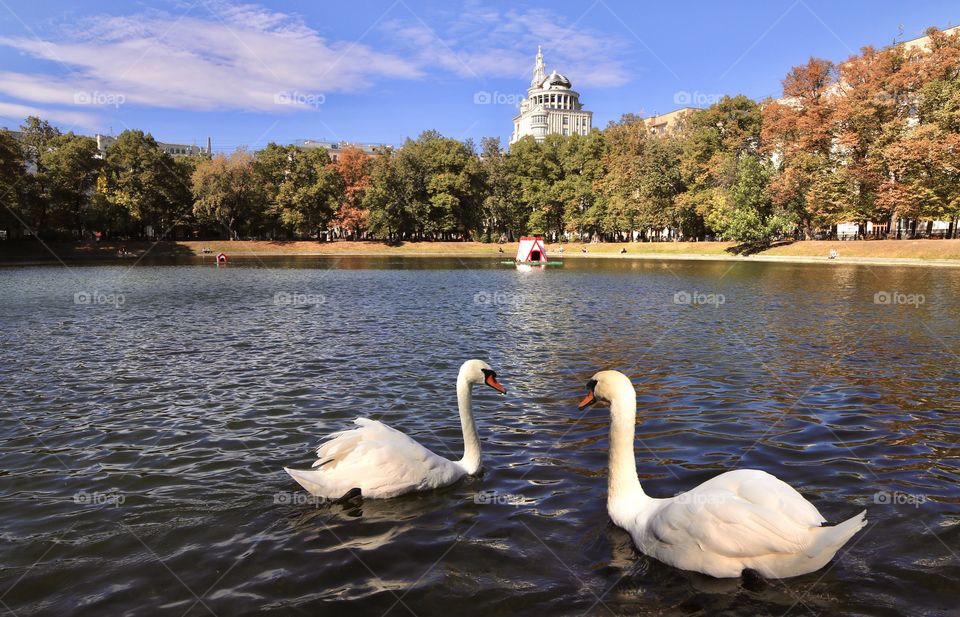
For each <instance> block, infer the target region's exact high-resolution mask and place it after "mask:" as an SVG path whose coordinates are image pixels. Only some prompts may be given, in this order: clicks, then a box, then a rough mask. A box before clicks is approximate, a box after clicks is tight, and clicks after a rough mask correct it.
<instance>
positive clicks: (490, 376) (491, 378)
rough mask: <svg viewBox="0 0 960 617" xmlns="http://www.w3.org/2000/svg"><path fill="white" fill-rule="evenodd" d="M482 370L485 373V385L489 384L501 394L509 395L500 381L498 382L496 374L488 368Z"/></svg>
mask: <svg viewBox="0 0 960 617" xmlns="http://www.w3.org/2000/svg"><path fill="white" fill-rule="evenodd" d="M480 370H481V371H483V374H484V376H485V377H486V379H484V380H483V383H485V384H487V385H488V386H490V387H491V388H493V389H494V390H496V391H497V392H499V393H500V394H506V393H507V389H506V388H504V387H503V386H502V385H501V384H500V382H499V381H497V374H496V373H495V372H493V371H491V370H490V369H486V368H484V369H480Z"/></svg>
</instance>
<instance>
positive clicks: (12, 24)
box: [0, 0, 960, 151]
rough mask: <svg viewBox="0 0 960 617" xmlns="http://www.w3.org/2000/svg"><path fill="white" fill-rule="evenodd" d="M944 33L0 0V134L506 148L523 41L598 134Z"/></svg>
mask: <svg viewBox="0 0 960 617" xmlns="http://www.w3.org/2000/svg"><path fill="white" fill-rule="evenodd" d="M958 22H960V10H958V5H957V4H956V2H955V1H954V2H947V1H929V2H914V3H909V4H908V3H904V2H902V1H893V0H874V1H857V2H853V1H850V2H831V1H821V0H770V1H753V2H683V3H679V2H676V3H670V2H656V3H654V2H626V1H625V2H618V1H614V0H596V1H594V0H585V1H573V0H552V1H549V2H529V3H520V2H479V1H475V0H448V1H446V2H418V1H415V0H356V1H354V2H278V1H269V2H267V1H264V2H260V3H244V4H240V3H228V2H222V1H219V0H157V1H152V0H151V1H139V2H136V1H102V2H97V1H89V2H82V3H78V2H36V1H22V0H21V1H13V0H0V126H7V127H9V128H14V127H16V126H17V125H18V124H20V122H21V121H22V119H23V117H24V116H26V115H27V114H30V113H33V114H38V115H40V116H42V117H45V118H47V119H49V120H50V121H51V122H53V123H54V124H56V125H58V126H60V127H61V128H63V129H64V130H74V131H76V132H80V133H87V134H93V133H94V132H102V133H110V132H113V133H114V134H115V133H119V132H120V131H122V130H124V129H126V128H141V129H143V130H146V131H149V132H151V133H153V135H154V136H155V137H156V138H157V139H159V140H161V141H167V142H177V143H197V144H203V143H205V142H206V138H207V136H208V135H209V136H211V137H212V138H213V144H214V150H215V151H231V150H233V149H234V148H235V147H237V146H240V145H245V146H247V147H249V148H252V149H257V148H261V147H263V146H264V145H265V144H266V143H268V142H270V141H276V142H279V143H289V142H291V141H294V140H297V139H304V138H309V139H323V140H331V141H336V140H346V141H357V142H364V143H375V142H376V143H392V144H399V143H401V142H402V141H403V139H404V138H406V137H408V136H411V137H415V136H416V135H417V134H419V133H420V132H421V131H423V130H426V129H436V130H439V131H440V132H441V133H443V134H444V135H447V136H450V137H455V138H458V139H464V138H468V137H470V138H473V139H474V140H476V141H478V142H479V139H480V138H481V137H483V136H490V135H493V136H499V137H501V138H502V139H503V141H504V143H506V140H507V137H508V136H509V134H510V132H511V129H512V122H511V118H512V116H513V115H514V114H515V112H516V109H515V107H516V103H517V102H518V101H519V99H520V98H521V97H522V96H523V94H524V93H525V91H526V88H527V86H528V85H529V81H530V72H531V69H532V65H533V59H534V54H535V53H536V48H537V45H538V44H540V45H542V46H543V52H544V56H545V58H546V64H547V69H548V70H554V69H556V70H557V71H559V72H560V73H563V74H565V75H566V76H567V77H568V78H570V80H571V81H572V82H573V86H574V88H575V89H576V90H578V91H579V92H580V93H581V101H582V102H583V103H584V105H585V107H586V108H587V109H589V110H591V111H593V112H594V125H595V126H598V127H603V126H605V125H606V124H607V122H609V121H611V120H615V119H617V118H619V117H620V115H621V114H623V113H626V112H633V113H637V114H643V115H650V114H653V113H664V112H667V111H670V110H672V109H675V108H677V107H681V106H683V105H684V104H693V105H696V106H706V105H709V104H710V103H711V102H713V101H714V100H715V99H716V98H717V97H719V96H721V95H723V94H737V93H742V94H746V95H748V96H751V97H753V98H756V99H760V98H763V97H767V96H777V95H778V94H779V92H780V82H781V80H782V79H783V76H784V75H785V74H786V72H787V71H788V70H789V69H790V67H792V66H794V65H796V64H800V63H803V62H805V61H806V60H807V58H809V57H810V56H818V57H822V58H828V59H831V60H836V61H840V60H843V59H845V58H847V57H848V56H849V55H851V54H853V53H856V52H857V51H858V50H859V49H860V48H861V47H862V46H864V45H874V46H884V45H888V44H890V43H891V42H893V41H894V40H906V39H910V38H914V37H916V36H920V35H921V34H922V32H923V30H924V29H925V28H926V27H928V26H931V25H935V26H937V27H940V28H946V27H949V26H951V25H956V24H957V23H958ZM483 93H486V96H485V95H484V94H483ZM485 101H489V102H485Z"/></svg>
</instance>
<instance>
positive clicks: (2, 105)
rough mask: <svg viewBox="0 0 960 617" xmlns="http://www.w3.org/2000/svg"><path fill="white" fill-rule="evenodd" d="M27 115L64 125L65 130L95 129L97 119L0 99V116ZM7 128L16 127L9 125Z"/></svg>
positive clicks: (23, 116)
mask: <svg viewBox="0 0 960 617" xmlns="http://www.w3.org/2000/svg"><path fill="white" fill-rule="evenodd" d="M27 116H38V117H40V118H43V119H44V120H49V121H51V122H55V123H57V124H62V125H66V126H65V127H64V128H65V129H66V130H72V129H73V128H83V129H96V128H97V126H98V123H97V120H96V118H95V117H94V116H93V115H92V114H88V113H84V112H79V111H65V110H59V109H40V108H38V107H33V106H32V105H21V104H19V103H6V102H3V101H0V118H11V119H16V120H22V119H23V118H26V117H27ZM8 128H11V129H13V128H16V127H14V126H10V127H8Z"/></svg>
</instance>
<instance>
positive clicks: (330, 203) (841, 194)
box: [0, 30, 960, 242]
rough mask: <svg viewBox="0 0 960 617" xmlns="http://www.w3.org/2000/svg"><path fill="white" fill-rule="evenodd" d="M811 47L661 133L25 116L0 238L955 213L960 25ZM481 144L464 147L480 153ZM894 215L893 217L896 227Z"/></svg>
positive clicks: (817, 225)
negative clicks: (403, 136)
mask: <svg viewBox="0 0 960 617" xmlns="http://www.w3.org/2000/svg"><path fill="white" fill-rule="evenodd" d="M928 34H929V43H928V44H927V45H925V46H908V45H897V46H893V47H889V48H886V49H880V50H877V49H873V48H869V47H867V48H864V49H863V50H862V51H861V53H860V54H858V55H854V56H852V57H851V58H849V59H848V60H847V61H845V62H843V63H840V64H834V63H832V62H829V61H827V60H820V59H816V58H811V59H810V61H809V62H807V63H806V64H805V65H803V66H798V67H794V68H793V69H792V70H791V71H790V72H789V73H788V74H787V76H786V77H785V79H784V80H783V97H782V98H780V99H778V100H766V101H762V102H756V101H753V100H751V99H749V98H747V97H745V96H735V97H723V98H722V99H720V100H719V101H718V102H717V103H715V104H714V105H712V106H710V107H709V108H707V109H704V110H699V111H694V112H690V113H689V114H687V115H686V116H685V117H684V118H683V119H682V120H681V121H680V122H679V124H678V125H677V126H676V127H675V128H674V129H673V130H671V131H669V132H668V133H667V134H663V135H661V134H653V133H651V131H650V129H649V128H648V127H647V126H645V125H644V122H643V120H642V119H641V118H640V117H638V116H635V115H632V114H628V115H625V116H624V117H623V118H622V119H621V120H620V121H618V122H613V123H611V124H610V125H609V126H607V127H606V128H605V129H604V130H594V131H592V132H591V133H590V134H589V135H586V136H579V135H574V136H570V137H562V136H559V135H550V136H547V137H546V139H545V140H544V141H543V143H537V142H536V141H534V139H533V138H525V139H523V140H520V141H519V142H517V143H515V144H513V145H512V147H511V148H510V151H509V152H506V151H504V150H503V149H502V148H501V145H500V142H499V140H498V139H495V138H485V139H483V140H482V141H481V143H480V145H479V148H478V147H477V146H476V145H475V144H474V143H473V142H472V141H469V140H467V141H458V140H455V139H450V138H445V137H443V136H441V135H440V134H438V133H436V132H434V131H427V132H425V133H423V134H422V135H420V136H419V137H418V138H417V139H415V140H409V139H408V140H407V141H406V143H404V144H403V145H402V146H401V147H399V148H396V149H386V150H384V151H382V152H380V153H379V154H378V155H376V156H373V157H369V156H367V155H365V154H364V153H363V152H362V151H360V150H358V149H350V148H347V149H344V150H342V151H340V154H339V157H338V160H337V161H336V162H333V161H331V160H330V157H329V155H328V153H327V152H326V151H325V150H324V149H322V148H316V149H302V148H297V147H295V146H280V145H277V144H270V145H268V146H267V147H266V148H264V149H263V150H259V151H257V152H253V153H251V152H248V151H246V150H238V151H236V152H234V153H233V154H231V155H229V156H223V155H217V156H214V157H212V158H209V159H206V158H200V159H197V158H188V157H176V158H175V157H172V156H170V155H168V154H166V153H165V152H164V151H163V150H162V149H160V148H159V147H158V146H157V143H156V141H155V140H154V139H153V137H151V136H150V135H149V134H144V133H143V132H141V131H134V130H131V131H124V132H123V133H122V134H120V135H119V136H118V138H117V140H116V141H115V142H114V143H113V144H112V145H110V147H109V148H108V149H107V150H106V152H105V153H104V154H103V155H102V156H101V155H100V153H98V151H97V147H96V143H95V142H94V140H93V139H91V138H89V137H83V136H78V135H74V134H73V133H66V134H61V133H60V132H59V131H58V130H57V129H55V128H54V127H52V126H50V125H49V124H48V123H47V122H44V121H42V120H40V119H38V118H33V117H31V118H28V119H27V120H26V122H25V124H24V125H23V126H22V127H21V132H20V134H19V136H18V137H15V136H14V135H13V134H12V133H9V132H6V131H4V132H0V191H2V193H0V206H2V207H0V229H3V230H7V232H8V235H9V236H10V237H17V236H21V235H29V234H37V235H39V236H41V237H59V238H78V237H87V238H89V237H91V236H92V234H93V233H94V232H101V233H103V234H105V235H106V236H107V237H111V236H112V237H138V238H142V237H157V238H161V237H166V238H171V239H174V238H190V237H203V238H213V237H239V238H303V237H313V238H354V239H359V238H380V239H386V240H391V241H400V240H406V239H417V240H431V239H432V240H452V239H461V238H462V239H478V240H491V239H497V238H500V237H502V236H507V237H516V236H518V235H521V234H528V233H541V234H546V235H548V236H550V237H553V238H555V237H559V236H560V235H562V234H565V233H566V234H572V236H574V237H580V238H587V237H591V238H592V237H599V238H601V239H607V240H615V239H617V240H624V239H650V238H652V237H656V238H683V239H692V238H699V239H704V238H710V237H723V238H728V239H734V240H739V241H746V242H752V241H765V240H769V239H770V238H773V237H777V236H794V237H812V236H813V235H814V234H815V233H817V232H820V233H829V231H830V229H831V228H833V227H834V226H835V225H837V224H838V223H840V222H857V223H860V225H861V229H862V230H863V231H864V232H865V230H866V223H867V222H872V223H874V224H875V225H876V226H877V227H876V228H877V229H880V230H889V231H888V233H889V234H890V235H891V236H893V235H896V237H901V236H902V235H906V236H912V235H914V234H915V233H922V232H923V230H924V229H925V227H926V225H929V224H930V223H931V222H932V221H934V220H940V221H949V222H950V228H949V231H948V232H947V235H949V236H951V237H952V236H954V235H956V233H957V232H956V221H957V218H958V216H960V35H958V34H954V35H947V34H945V33H943V32H940V31H937V30H930V31H929V33H928ZM478 154H479V156H478ZM899 230H903V233H902V234H901V233H900V231H899Z"/></svg>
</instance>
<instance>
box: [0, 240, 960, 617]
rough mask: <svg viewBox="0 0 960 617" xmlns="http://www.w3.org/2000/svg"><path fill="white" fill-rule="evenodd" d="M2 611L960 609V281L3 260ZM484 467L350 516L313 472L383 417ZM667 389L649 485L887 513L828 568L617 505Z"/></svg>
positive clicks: (431, 262) (608, 263) (315, 263)
mask: <svg viewBox="0 0 960 617" xmlns="http://www.w3.org/2000/svg"><path fill="white" fill-rule="evenodd" d="M0 283H2V289H3V290H4V293H3V294H2V295H0V324H2V332H3V336H2V347H0V349H2V352H0V353H2V364H0V371H2V374H0V388H2V390H0V394H2V414H0V418H2V427H3V428H2V443H3V446H2V449H0V493H2V495H3V502H4V507H3V509H2V511H0V529H2V536H0V564H2V566H0V568H2V569H0V602H2V604H0V606H3V607H4V609H6V610H9V611H10V612H11V614H16V615H20V616H23V615H32V614H78V615H105V614H109V615H121V614H124V615H168V614H169V615H204V614H207V615H247V614H275V615H345V614H356V615H360V614H365V615H366V614H369V615H387V614H390V615H416V616H420V617H424V616H426V615H434V614H454V613H455V614H457V615H498V614H502V615H514V614H530V615H544V614H558V615H560V614H562V615H568V614H569V615H578V614H591V615H593V614H595V615H609V614H616V615H620V614H657V615H697V614H717V613H723V614H729V615H760V614H774V615H786V614H789V615H806V614H819V613H831V614H833V613H835V614H858V615H898V614H914V615H920V614H924V615H940V614H944V615H945V614H948V613H949V614H955V611H956V607H957V606H958V599H960V594H958V591H957V581H958V580H960V558H958V553H960V487H958V481H960V469H958V460H960V422H958V419H957V418H958V415H957V412H958V408H960V404H958V402H957V401H958V400H960V378H958V374H960V371H958V368H960V359H958V355H957V354H958V349H960V347H958V339H960V329H958V316H960V300H958V298H960V271H957V270H952V269H935V268H898V267H866V266H846V265H837V264H824V265H800V264H797V265H791V264H768V263H766V264H765V263H751V262H722V261H689V262H684V261H664V262H660V261H640V260H620V259H570V260H568V261H567V263H566V265H565V266H563V267H557V268H553V267H550V268H547V269H545V270H529V269H526V270H518V269H517V268H515V267H512V266H504V265H501V264H500V263H499V261H498V260H486V259H438V258H430V259H426V258H424V259H420V258H406V259H396V258H288V259H266V258H264V259H257V258H247V259H240V258H238V259H232V260H231V262H230V264H229V266H227V267H222V268H217V267H216V266H215V265H214V264H213V263H212V258H211V259H207V260H199V259H198V260H181V261H168V262H162V261H155V262H140V263H137V264H136V265H133V264H131V263H122V262H117V263H104V264H97V265H73V264H68V265H67V267H62V266H59V265H58V266H49V267H48V266H34V267H17V268H2V269H0ZM469 358H482V359H484V360H486V361H487V362H489V363H490V365H492V367H493V368H494V369H495V370H496V371H497V373H498V377H499V379H500V381H501V382H502V383H503V384H504V385H505V386H506V387H507V389H508V390H509V394H508V396H506V397H500V396H498V395H497V394H496V393H495V392H493V391H492V390H489V389H486V388H478V389H476V392H475V400H474V413H475V415H476V417H477V422H478V426H479V431H480V437H481V441H482V446H483V457H484V465H485V468H484V471H483V473H482V475H480V476H478V477H475V478H469V479H466V480H463V481H461V482H459V483H457V484H455V485H453V486H451V487H448V488H446V489H442V490H437V491H433V492H429V493H423V494H415V495H408V496H404V497H400V498H397V499H393V500H387V501H374V500H365V501H363V502H362V503H354V504H347V505H342V506H341V505H336V506H329V505H318V504H316V503H313V502H312V500H310V499H308V495H307V494H306V493H305V492H304V491H302V490H301V489H300V488H299V486H297V485H296V484H295V483H294V482H293V481H292V479H291V478H290V477H289V476H287V474H286V473H284V471H283V467H284V466H293V467H308V466H309V465H310V463H312V461H313V457H312V454H313V449H315V447H316V445H317V443H318V442H319V441H320V440H321V438H322V437H324V436H325V435H327V434H329V433H331V432H333V431H337V430H341V429H344V428H349V427H350V426H351V424H350V423H351V421H352V419H353V418H355V417H357V416H366V417H371V418H375V419H379V420H382V421H383V422H385V423H387V424H389V425H391V426H393V427H395V428H397V429H400V430H402V431H404V432H406V433H407V434H409V435H411V436H413V437H414V438H416V439H417V440H418V441H420V442H421V443H422V444H424V445H425V446H427V447H429V448H430V449H432V450H434V451H435V452H437V453H438V454H441V455H444V456H448V457H451V458H459V456H460V455H461V452H462V446H463V443H462V436H461V432H460V427H459V420H458V417H457V412H456V395H455V391H454V387H455V380H456V375H457V370H458V367H459V365H460V364H461V363H462V362H463V361H464V360H466V359H469ZM605 368H616V369H619V370H621V371H623V372H624V373H626V374H627V375H629V376H630V377H631V378H632V379H633V382H634V384H635V385H636V387H637V392H638V413H637V442H636V458H637V467H638V472H639V475H640V479H641V481H642V482H643V485H644V488H645V490H646V491H647V493H648V494H651V495H653V496H656V497H665V496H672V495H675V494H677V493H678V492H681V491H684V490H687V489H689V488H692V487H693V486H696V485H697V484H699V483H701V482H703V481H705V480H707V479H708V478H710V477H712V476H714V475H716V474H718V473H722V472H724V471H728V470H731V469H737V468H757V469H763V470H765V471H768V472H770V473H773V474H774V475H776V476H777V477H779V478H781V479H782V480H784V481H786V482H787V483H789V484H791V485H792V486H793V487H795V488H796V489H797V490H799V491H800V492H801V493H802V494H803V495H804V496H805V497H806V498H807V499H809V500H810V501H811V502H813V503H814V504H815V505H816V506H817V507H818V508H819V509H820V511H821V512H822V513H823V514H824V515H825V516H826V517H827V519H828V520H832V521H837V520H842V519H845V518H848V517H850V516H852V515H854V514H855V513H857V512H859V511H860V510H861V509H863V508H867V510H868V513H867V517H868V520H869V523H868V525H867V527H866V528H865V529H864V530H863V531H862V532H860V533H859V534H858V535H857V536H855V537H854V538H853V540H852V541H851V542H850V543H849V544H848V545H847V546H846V547H845V548H844V549H843V550H841V552H840V553H839V554H838V556H837V558H836V559H835V560H834V561H833V562H831V563H830V564H829V565H828V566H826V567H825V568H823V569H822V570H820V571H817V572H814V573H812V574H808V575H804V576H801V577H797V578H793V579H789V580H783V581H761V580H749V579H742V580H741V579H737V580H716V579H711V578H708V577H705V576H701V575H695V574H691V573H687V572H683V571H680V570H676V569H674V568H671V567H668V566H666V565H663V564H661V563H659V562H657V561H655V560H652V559H649V558H647V557H645V556H644V555H642V554H640V553H638V552H637V551H636V549H634V548H633V546H632V544H631V541H630V538H629V536H628V535H627V534H626V533H625V532H623V531H622V530H620V529H618V528H616V527H615V526H613V525H612V523H611V522H610V521H609V518H608V516H607V513H606V505H605V499H606V490H607V487H606V466H607V432H608V428H609V414H608V411H607V409H606V408H592V409H588V410H586V411H585V412H580V411H578V410H577V406H576V404H577V402H578V400H579V399H580V398H581V397H582V396H583V394H584V393H585V390H584V383H585V382H586V381H587V380H588V379H589V378H590V376H591V375H592V374H593V373H594V372H595V371H597V370H600V369H605Z"/></svg>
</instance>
